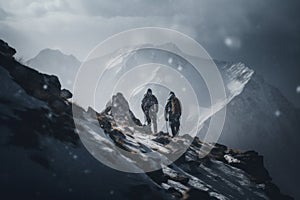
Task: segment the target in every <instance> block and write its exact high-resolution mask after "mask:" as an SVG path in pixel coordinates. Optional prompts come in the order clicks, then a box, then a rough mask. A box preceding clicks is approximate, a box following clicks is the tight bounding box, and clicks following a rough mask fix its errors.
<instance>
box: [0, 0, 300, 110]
mask: <svg viewBox="0 0 300 200" xmlns="http://www.w3.org/2000/svg"><path fill="white" fill-rule="evenodd" d="M299 10H300V1H299V0H289V1H284V0H251V1H249V0H184V1H182V0H178V1H177V0H165V1H164V0H151V1H148V0H144V1H141V0H118V1H117V0H89V1H86V0H52V1H43V0H40V1H31V0H24V1H20V0H9V1H8V0H0V37H1V38H2V39H4V40H6V41H7V42H8V43H9V44H10V45H11V46H13V47H15V48H16V49H17V50H18V55H17V56H19V57H23V58H24V59H26V60H27V59H29V58H32V57H34V56H35V55H36V54H37V53H38V52H39V51H40V50H41V49H44V48H56V49H60V50H61V51H63V52H65V53H67V54H73V55H75V56H76V57H77V58H79V59H81V60H82V59H84V58H85V56H86V55H87V54H88V52H89V51H90V50H91V49H92V48H93V47H94V46H95V45H97V44H98V43H99V42H101V41H103V40H104V39H106V38H107V37H109V36H111V35H112V34H115V33H118V32H120V31H123V30H127V29H130V28H137V27H144V26H159V27H167V28H172V29H175V30H178V31H180V32H183V33H185V34H187V35H189V36H191V37H193V38H195V39H196V40H197V41H199V42H200V44H202V45H203V46H204V47H205V48H206V50H207V51H208V53H209V54H210V55H211V56H212V57H213V58H216V59H220V60H227V61H242V62H245V63H246V64H248V65H249V66H250V67H252V68H253V69H254V70H256V71H257V72H258V73H260V74H262V75H263V76H264V77H265V78H266V79H267V81H268V82H270V83H271V84H273V85H275V86H277V87H278V88H279V89H280V90H281V91H282V92H283V93H284V94H285V95H286V96H287V97H288V98H289V100H291V101H292V102H293V103H294V104H295V105H297V106H298V107H300V93H297V92H296V88H297V86H300V12H299Z"/></svg>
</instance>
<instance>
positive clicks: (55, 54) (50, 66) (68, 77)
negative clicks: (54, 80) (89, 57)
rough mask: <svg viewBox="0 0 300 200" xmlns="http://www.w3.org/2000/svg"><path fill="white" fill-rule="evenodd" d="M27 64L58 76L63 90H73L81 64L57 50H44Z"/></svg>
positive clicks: (71, 56)
mask: <svg viewBox="0 0 300 200" xmlns="http://www.w3.org/2000/svg"><path fill="white" fill-rule="evenodd" d="M26 64H27V65H28V66H30V67H33V68H34V69H37V70H39V71H41V72H43V73H47V74H54V75H56V76H58V78H59V79H60V80H61V84H62V86H63V88H66V89H68V90H72V89H73V84H74V79H75V76H76V73H77V70H78V69H79V66H80V64H81V62H80V61H79V60H78V59H77V58H75V57H74V56H73V55H66V54H64V53H62V52H61V51H59V50H57V49H43V50H41V51H40V52H39V53H38V54H37V55H36V56H35V57H34V58H32V59H30V60H28V61H27V62H26Z"/></svg>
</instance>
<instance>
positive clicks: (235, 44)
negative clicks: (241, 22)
mask: <svg viewBox="0 0 300 200" xmlns="http://www.w3.org/2000/svg"><path fill="white" fill-rule="evenodd" d="M224 44H225V45H226V46H227V47H228V48H231V49H239V48H240V47H241V40H240V39H239V38H237V37H226V38H225V39H224Z"/></svg>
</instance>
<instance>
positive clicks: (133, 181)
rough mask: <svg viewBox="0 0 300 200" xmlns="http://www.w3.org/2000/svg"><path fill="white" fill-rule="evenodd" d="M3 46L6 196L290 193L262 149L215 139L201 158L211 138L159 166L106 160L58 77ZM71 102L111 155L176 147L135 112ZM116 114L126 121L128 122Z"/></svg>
mask: <svg viewBox="0 0 300 200" xmlns="http://www.w3.org/2000/svg"><path fill="white" fill-rule="evenodd" d="M0 50H1V51H0V69H1V73H0V75H1V80H5V84H4V85H5V87H6V89H7V92H6V93H0V94H1V96H0V105H1V106H0V108H1V109H0V113H1V115H0V127H1V135H0V156H1V158H2V162H1V163H2V164H1V165H0V175H1V179H0V188H1V197H2V198H3V199H84V198H87V196H88V198H89V199H181V198H189V199H245V198H246V199H290V198H289V197H287V196H284V195H282V194H281V193H280V191H279V190H278V188H277V187H276V186H275V185H273V184H272V183H271V181H270V179H271V178H270V177H269V175H268V173H267V171H266V169H265V168H264V166H263V158H262V156H260V155H258V154H257V153H255V152H253V151H249V152H238V151H234V150H231V149H229V148H227V147H225V146H222V145H216V146H215V147H214V148H213V150H212V151H211V153H210V154H209V155H208V156H206V157H205V158H202V159H200V158H199V157H198V154H199V148H200V147H202V146H206V145H208V146H209V145H210V144H205V143H202V142H201V141H200V140H199V139H195V140H194V141H193V142H192V145H191V146H190V147H189V149H188V151H187V152H186V153H185V154H184V155H183V156H182V157H180V159H178V160H177V161H176V162H175V163H173V164H171V165H168V166H163V168H162V169H161V170H157V171H154V172H148V173H139V174H130V173H124V172H118V171H116V170H113V169H111V168H109V167H106V166H105V165H103V164H101V163H100V162H98V161H97V160H96V159H94V158H93V156H92V155H91V154H90V153H89V152H88V151H87V150H86V149H85V148H84V146H83V144H82V143H81V140H79V137H78V134H77V133H78V129H76V128H77V127H76V128H75V126H74V122H73V116H72V112H71V104H70V103H69V102H68V101H67V100H66V97H67V95H65V93H67V92H66V91H64V90H61V86H60V84H59V82H58V80H57V78H56V77H54V76H49V75H46V74H41V73H39V72H37V71H35V70H33V69H30V68H28V67H26V66H24V65H22V64H20V63H18V62H17V61H15V59H14V58H13V57H12V56H13V55H14V53H13V51H12V48H10V47H8V45H7V44H6V43H4V42H3V41H0ZM10 52H12V53H10ZM10 85H11V87H9V86H10ZM45 85H46V86H47V87H44V86H45ZM8 88H10V89H11V90H8ZM68 97H70V95H69V96H68ZM68 97H67V98H68ZM18 99H20V100H18ZM115 100H116V99H115ZM112 102H113V101H112ZM112 105H113V104H112ZM72 106H73V107H75V108H77V109H76V110H77V114H78V115H76V116H74V117H75V120H77V121H80V122H81V123H80V124H81V127H80V128H81V129H80V131H82V132H84V133H86V136H87V137H86V139H89V140H90V141H89V142H91V143H93V144H95V149H97V150H98V151H100V152H102V153H106V158H107V159H111V160H114V161H122V159H124V157H123V155H122V154H121V152H120V151H119V149H117V148H116V146H118V147H121V148H123V149H125V150H126V151H127V152H128V153H134V154H138V155H140V156H143V154H144V153H143V152H145V151H155V152H156V153H157V154H159V155H162V154H163V153H162V151H168V150H169V151H171V150H172V148H170V147H169V146H168V144H167V143H168V142H169V141H170V140H173V139H172V138H170V137H169V136H167V135H166V134H165V133H160V134H159V135H156V136H153V135H148V134H147V132H144V131H143V128H141V127H140V128H139V126H140V125H138V124H139V123H138V120H137V119H135V120H134V122H135V123H137V124H130V123H127V124H126V121H127V120H128V118H122V116H124V115H120V116H119V118H118V119H116V118H114V117H113V116H111V115H110V112H109V109H106V112H103V113H96V112H95V111H94V110H92V109H90V110H89V111H88V112H86V111H85V110H84V109H82V108H80V107H78V106H77V105H75V104H73V105H72ZM95 116H97V118H95ZM125 116H126V115H125ZM125 116H124V117H125ZM116 120H123V121H124V123H123V126H119V125H120V123H117V124H116V123H115V121H116ZM116 125H117V126H116ZM130 130H131V131H130ZM178 140H181V141H183V142H184V141H187V140H191V138H190V137H188V136H182V137H179V138H178ZM105 147H106V148H105ZM157 147H160V148H157ZM173 150H174V149H173ZM175 150H176V149H175ZM94 156H95V155H94ZM161 158H163V156H161ZM127 163H128V165H129V167H135V168H138V167H139V165H138V164H137V163H134V162H127Z"/></svg>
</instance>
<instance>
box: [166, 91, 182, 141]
mask: <svg viewBox="0 0 300 200" xmlns="http://www.w3.org/2000/svg"><path fill="white" fill-rule="evenodd" d="M180 117H181V105H180V101H179V99H178V98H177V97H176V96H175V94H174V92H172V91H171V92H170V96H169V99H168V101H167V105H166V107H165V120H166V121H169V125H170V127H171V131H172V135H173V137H174V136H175V135H176V134H177V133H178V131H179V126H180Z"/></svg>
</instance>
